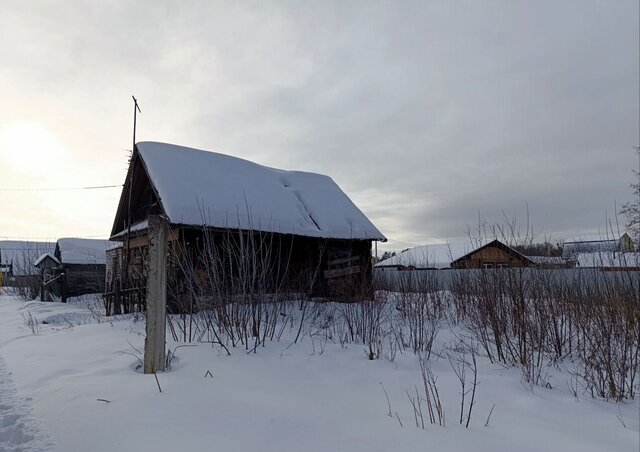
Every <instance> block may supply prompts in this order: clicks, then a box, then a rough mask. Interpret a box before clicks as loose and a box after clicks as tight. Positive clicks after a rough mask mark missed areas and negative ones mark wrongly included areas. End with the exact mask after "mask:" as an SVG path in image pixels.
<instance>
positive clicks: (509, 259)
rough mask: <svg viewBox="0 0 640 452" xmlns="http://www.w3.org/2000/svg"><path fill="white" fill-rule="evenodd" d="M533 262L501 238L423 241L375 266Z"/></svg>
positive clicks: (431, 267)
mask: <svg viewBox="0 0 640 452" xmlns="http://www.w3.org/2000/svg"><path fill="white" fill-rule="evenodd" d="M533 265H534V263H533V262H532V261H531V260H530V259H529V258H528V257H526V256H524V255H522V254H520V253H519V252H518V251H516V250H514V249H513V248H511V247H510V246H507V245H505V244H504V243H502V242H500V241H499V240H493V241H491V242H489V243H487V244H485V245H474V244H472V243H470V242H465V243H441V244H434V245H423V246H419V247H416V248H412V249H410V250H407V251H404V252H402V253H400V254H396V255H395V256H392V257H390V258H389V259H385V260H383V261H380V262H378V263H377V264H376V265H375V268H376V269H379V270H380V271H385V269H392V270H398V271H403V270H440V269H448V268H469V269H473V268H507V267H530V266H533Z"/></svg>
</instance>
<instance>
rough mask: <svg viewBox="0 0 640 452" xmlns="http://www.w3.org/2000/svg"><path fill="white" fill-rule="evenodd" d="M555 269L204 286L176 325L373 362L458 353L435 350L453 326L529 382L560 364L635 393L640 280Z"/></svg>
mask: <svg viewBox="0 0 640 452" xmlns="http://www.w3.org/2000/svg"><path fill="white" fill-rule="evenodd" d="M532 275H533V276H532ZM549 275H551V273H549V272H542V271H541V272H534V273H531V272H528V273H525V272H522V271H519V270H517V269H511V270H500V271H486V272H485V271H478V272H475V273H471V272H470V273H461V274H460V275H459V276H458V277H456V278H455V280H454V282H453V283H452V285H451V287H443V286H442V284H441V283H440V282H438V280H437V279H434V278H430V277H429V276H428V275H427V276H425V277H424V278H416V277H415V276H414V277H413V278H410V279H407V281H405V283H403V284H401V285H400V287H399V288H397V290H396V291H387V290H376V291H375V296H374V297H372V298H371V299H365V300H359V301H351V302H313V301H307V300H300V299H295V296H294V294H288V293H279V294H278V293H266V292H261V291H259V290H252V291H236V292H235V293H233V294H231V293H228V292H225V293H224V294H223V293H221V292H218V293H217V294H216V293H211V294H209V295H208V296H207V295H206V294H203V293H202V292H199V293H197V294H195V293H194V294H193V297H191V298H190V299H189V306H188V310H187V312H190V313H191V314H177V315H172V316H170V322H169V324H170V331H171V332H172V334H173V338H174V340H176V341H183V342H202V341H204V342H213V343H217V344H220V345H221V346H222V347H223V348H224V349H225V350H226V352H227V353H231V350H232V349H233V348H243V349H244V350H246V351H252V352H256V351H257V350H258V349H259V348H260V347H261V346H264V345H265V344H266V342H267V341H279V340H281V339H282V338H283V337H284V338H286V340H292V341H293V343H296V342H298V341H300V340H302V339H303V338H310V339H311V340H312V341H313V343H314V344H316V346H317V348H318V350H317V351H318V352H320V353H321V352H322V351H323V349H324V346H325V345H326V343H328V342H331V343H337V344H340V345H342V346H347V345H349V344H362V345H363V346H364V348H365V350H366V354H367V357H368V358H369V359H372V360H373V359H379V358H385V359H388V360H391V361H393V360H394V359H395V356H396V354H398V353H414V354H416V355H418V356H419V357H420V358H421V359H423V360H425V361H426V362H427V363H428V361H429V359H430V358H431V357H432V354H434V353H435V354H436V355H437V356H438V357H443V356H444V357H447V356H451V355H452V350H442V349H440V350H436V349H434V344H436V341H435V339H436V337H437V336H438V334H439V332H441V331H443V329H444V328H446V329H447V330H448V333H451V332H453V333H454V334H455V336H456V337H458V338H459V341H458V343H459V344H463V345H462V346H463V347H464V348H465V350H462V351H463V352H464V353H472V352H473V353H474V357H475V353H481V354H482V355H484V356H486V357H487V358H488V359H489V360H490V361H491V362H497V363H501V364H503V365H505V366H519V367H521V369H522V376H523V380H524V381H526V382H527V383H529V384H532V385H540V386H547V387H549V386H550V382H549V380H548V371H549V370H550V369H552V368H553V367H555V368H557V369H562V370H567V371H568V372H569V373H570V375H572V377H573V380H572V381H571V382H567V384H568V385H569V386H570V388H571V390H572V392H574V393H575V395H576V397H577V395H578V393H579V392H580V393H586V394H589V395H591V396H593V397H602V398H606V399H613V400H616V401H621V400H624V399H633V398H635V397H636V396H637V393H638V373H639V370H640V369H639V365H638V364H639V358H640V355H639V353H640V352H639V345H640V308H639V305H638V302H637V299H636V297H637V293H636V290H637V289H636V288H635V286H634V284H620V283H613V282H611V283H604V284H598V285H593V284H591V285H589V284H580V282H576V283H567V282H566V281H562V282H559V281H558V280H557V279H555V278H552V277H549ZM246 287H256V285H255V284H247V285H246ZM285 332H286V334H284V336H283V333H285ZM453 352H460V350H453ZM469 356H471V355H469ZM458 361H460V360H458ZM464 361H465V362H467V363H470V362H471V361H470V358H465V359H464ZM452 365H453V364H452Z"/></svg>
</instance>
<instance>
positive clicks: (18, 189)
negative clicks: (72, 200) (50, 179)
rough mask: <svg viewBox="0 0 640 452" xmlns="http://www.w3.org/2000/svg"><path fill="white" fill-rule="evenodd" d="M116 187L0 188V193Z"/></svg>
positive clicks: (116, 186) (114, 186) (120, 185)
mask: <svg viewBox="0 0 640 452" xmlns="http://www.w3.org/2000/svg"><path fill="white" fill-rule="evenodd" d="M120 187H122V184H118V185H95V186H90V187H59V188H0V191H71V190H103V189H106V188H120Z"/></svg>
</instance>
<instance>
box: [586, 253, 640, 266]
mask: <svg viewBox="0 0 640 452" xmlns="http://www.w3.org/2000/svg"><path fill="white" fill-rule="evenodd" d="M576 266H578V267H583V268H601V267H616V268H638V267H640V253H638V252H629V253H618V252H612V251H604V252H598V253H580V254H578V257H577V262H576Z"/></svg>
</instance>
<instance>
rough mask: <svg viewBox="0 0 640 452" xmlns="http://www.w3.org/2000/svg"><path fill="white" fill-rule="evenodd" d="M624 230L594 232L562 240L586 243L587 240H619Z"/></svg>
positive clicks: (624, 233)
mask: <svg viewBox="0 0 640 452" xmlns="http://www.w3.org/2000/svg"><path fill="white" fill-rule="evenodd" d="M625 235H627V234H626V232H603V233H595V234H582V235H578V236H575V237H571V238H570V239H567V240H565V241H564V243H565V244H567V243H588V242H610V241H616V242H617V241H619V240H620V239H621V238H622V237H624V236H625Z"/></svg>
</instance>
